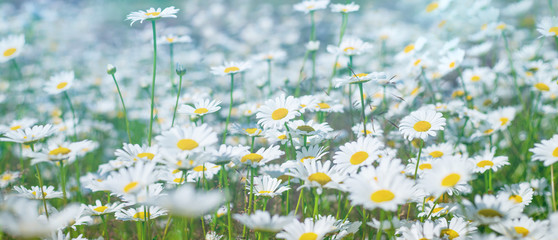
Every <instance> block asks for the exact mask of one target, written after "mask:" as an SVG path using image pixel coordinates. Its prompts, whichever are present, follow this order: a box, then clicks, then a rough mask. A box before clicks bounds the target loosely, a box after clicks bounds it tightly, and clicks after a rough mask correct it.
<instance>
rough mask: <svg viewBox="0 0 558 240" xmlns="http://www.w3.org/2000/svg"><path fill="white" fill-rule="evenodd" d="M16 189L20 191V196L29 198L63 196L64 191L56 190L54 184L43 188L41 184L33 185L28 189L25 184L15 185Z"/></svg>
mask: <svg viewBox="0 0 558 240" xmlns="http://www.w3.org/2000/svg"><path fill="white" fill-rule="evenodd" d="M14 190H16V192H17V193H19V195H20V196H22V197H25V198H28V199H43V196H42V195H44V197H45V199H52V198H61V197H62V192H58V191H54V186H43V189H42V190H41V188H40V187H39V186H31V189H27V188H25V187H24V186H15V187H14Z"/></svg>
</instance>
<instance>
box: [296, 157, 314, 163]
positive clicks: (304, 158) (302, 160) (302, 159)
mask: <svg viewBox="0 0 558 240" xmlns="http://www.w3.org/2000/svg"><path fill="white" fill-rule="evenodd" d="M314 158H315V157H312V156H308V157H303V158H301V159H300V162H304V160H306V159H314Z"/></svg>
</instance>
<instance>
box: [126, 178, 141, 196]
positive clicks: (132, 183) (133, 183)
mask: <svg viewBox="0 0 558 240" xmlns="http://www.w3.org/2000/svg"><path fill="white" fill-rule="evenodd" d="M138 184H139V182H136V181H134V182H131V183H128V184H126V186H124V192H125V193H128V192H130V191H132V189H134V188H135V187H136V186H137V185H138Z"/></svg>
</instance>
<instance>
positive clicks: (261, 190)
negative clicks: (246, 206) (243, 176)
mask: <svg viewBox="0 0 558 240" xmlns="http://www.w3.org/2000/svg"><path fill="white" fill-rule="evenodd" d="M281 182H282V181H281V180H279V179H277V178H272V177H270V176H269V175H264V176H262V177H255V178H254V194H255V195H256V196H264V197H275V196H280V195H281V193H283V192H284V191H287V190H289V189H290V187H287V186H282V185H281ZM246 188H247V189H248V190H250V186H246Z"/></svg>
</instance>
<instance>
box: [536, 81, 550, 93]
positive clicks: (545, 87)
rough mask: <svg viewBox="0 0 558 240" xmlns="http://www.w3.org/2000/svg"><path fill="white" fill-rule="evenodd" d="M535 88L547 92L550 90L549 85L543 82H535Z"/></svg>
mask: <svg viewBox="0 0 558 240" xmlns="http://www.w3.org/2000/svg"><path fill="white" fill-rule="evenodd" d="M535 88H536V89H538V90H539V91H543V92H548V91H549V90H550V87H548V85H546V84H544V83H536V84H535Z"/></svg>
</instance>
